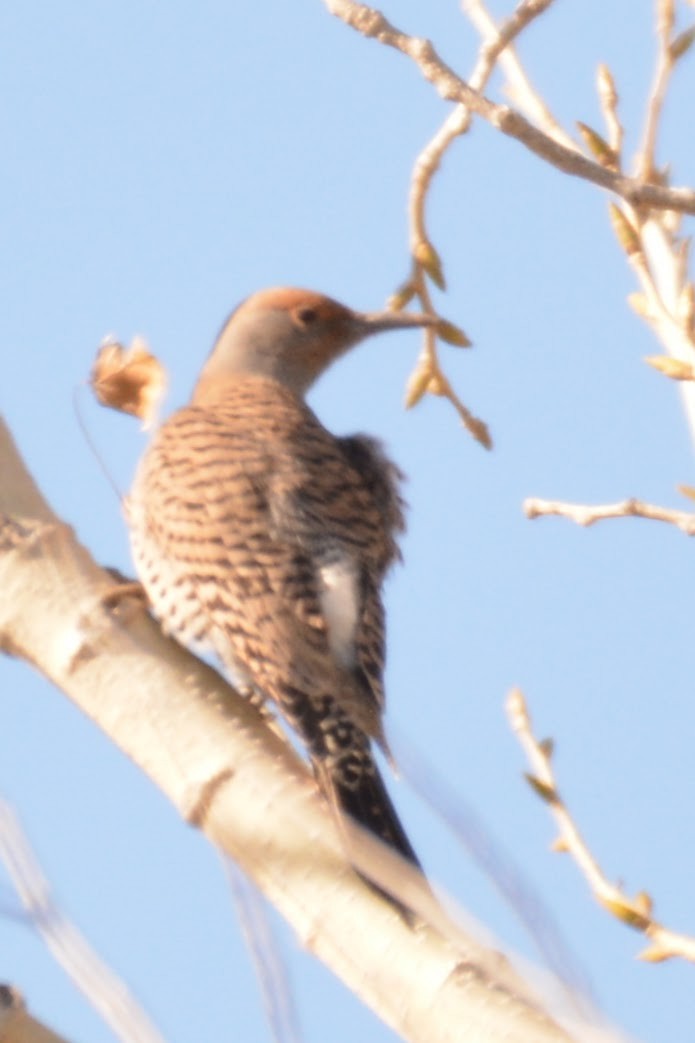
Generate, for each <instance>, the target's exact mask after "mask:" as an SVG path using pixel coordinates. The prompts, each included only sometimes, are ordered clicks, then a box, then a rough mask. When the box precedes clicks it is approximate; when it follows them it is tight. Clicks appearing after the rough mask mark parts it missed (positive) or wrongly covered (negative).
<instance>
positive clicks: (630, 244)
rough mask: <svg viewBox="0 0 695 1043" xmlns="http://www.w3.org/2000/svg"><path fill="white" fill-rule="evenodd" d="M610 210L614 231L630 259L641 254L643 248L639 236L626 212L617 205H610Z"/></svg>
mask: <svg viewBox="0 0 695 1043" xmlns="http://www.w3.org/2000/svg"><path fill="white" fill-rule="evenodd" d="M608 210H609V213H610V218H611V224H612V225H613V231H614V232H615V234H616V237H617V240H618V242H619V243H620V245H621V246H622V248H623V250H624V251H625V253H626V254H627V255H628V257H632V256H634V254H638V253H641V252H642V247H641V245H640V240H639V236H638V234H637V232H636V231H635V229H634V228H633V226H632V225H631V224H630V222H629V221H628V219H627V217H626V216H625V214H624V212H623V211H622V210H621V209H620V207H619V206H616V205H615V203H610V204H609V207H608Z"/></svg>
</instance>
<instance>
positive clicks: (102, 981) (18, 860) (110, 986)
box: [0, 800, 164, 1043]
mask: <svg viewBox="0 0 695 1043" xmlns="http://www.w3.org/2000/svg"><path fill="white" fill-rule="evenodd" d="M0 858H1V859H2V861H3V862H4V863H5V867H6V869H7V871H8V873H9V875H10V877H11V879H12V882H13V883H14V886H15V890H16V891H17V894H18V895H19V897H20V899H21V901H22V903H23V905H24V907H25V909H26V910H27V912H28V913H29V916H30V918H31V924H32V925H33V926H34V927H35V928H36V930H37V931H38V932H39V934H40V935H41V937H42V938H43V940H44V942H45V943H46V945H47V947H48V948H49V949H50V951H51V952H52V954H53V956H54V957H55V958H56V960H57V961H58V963H60V965H61V966H62V968H63V970H65V971H66V973H67V974H69V975H70V977H71V978H72V980H73V982H74V983H75V985H77V987H78V988H79V989H80V990H81V992H82V993H83V994H84V996H86V998H87V999H88V1000H89V1002H90V1003H91V1004H92V1006H93V1007H94V1008H95V1009H96V1010H97V1011H98V1013H99V1014H100V1015H101V1017H102V1018H103V1019H104V1021H105V1022H106V1024H107V1025H109V1026H110V1028H111V1029H112V1030H113V1032H114V1033H115V1035H116V1036H118V1038H119V1039H122V1040H123V1041H124V1043H164V1041H163V1037H162V1036H161V1035H160V1034H159V1032H158V1031H157V1029H156V1028H155V1026H154V1025H153V1024H152V1022H151V1021H150V1020H149V1018H148V1017H147V1015H146V1014H145V1012H144V1011H143V1009H142V1007H140V1005H139V1004H138V1003H137V1002H136V1000H135V998H134V997H133V996H132V995H131V993H130V992H129V991H128V989H127V988H126V987H125V985H124V984H123V982H122V981H121V980H120V979H119V978H117V977H116V975H115V974H114V972H113V971H112V970H111V969H110V967H107V966H106V964H105V963H104V962H103V960H101V959H100V958H99V956H97V954H96V953H95V952H94V950H93V949H92V948H91V947H90V945H89V944H88V942H87V941H86V940H85V938H83V936H82V935H81V934H80V932H79V931H78V930H77V928H76V927H75V926H74V924H72V923H71V922H70V921H69V920H68V919H67V918H66V917H65V916H64V915H63V913H62V912H61V911H60V909H59V908H58V907H57V906H56V905H55V903H54V902H53V899H52V898H51V893H50V888H49V886H48V881H47V880H46V878H45V877H44V876H43V873H42V872H41V869H40V867H39V864H38V862H37V861H36V857H35V856H34V854H33V852H32V850H31V848H30V847H29V842H28V840H27V839H26V837H25V836H24V833H23V831H22V829H21V827H20V825H19V823H18V821H17V819H16V817H15V815H14V814H13V812H12V809H11V808H10V806H9V805H8V804H7V803H6V802H5V801H4V800H0Z"/></svg>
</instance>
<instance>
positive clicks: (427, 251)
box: [413, 239, 446, 290]
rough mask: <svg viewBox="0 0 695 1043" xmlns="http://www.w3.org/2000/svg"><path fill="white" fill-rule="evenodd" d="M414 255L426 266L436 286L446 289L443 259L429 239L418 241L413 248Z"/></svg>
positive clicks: (418, 261) (425, 268) (419, 262)
mask: <svg viewBox="0 0 695 1043" xmlns="http://www.w3.org/2000/svg"><path fill="white" fill-rule="evenodd" d="M413 257H414V258H415V260H416V261H417V263H418V264H419V265H421V266H422V267H423V268H424V270H425V271H426V272H427V274H428V275H429V277H430V279H431V280H432V282H433V283H434V284H435V286H438V287H439V289H440V290H445V289H446V281H445V279H444V271H443V268H442V261H441V258H440V256H439V254H438V253H437V251H436V250H435V248H434V247H433V246H432V243H431V242H430V241H429V239H421V240H420V242H419V243H417V245H416V247H415V249H414V250H413Z"/></svg>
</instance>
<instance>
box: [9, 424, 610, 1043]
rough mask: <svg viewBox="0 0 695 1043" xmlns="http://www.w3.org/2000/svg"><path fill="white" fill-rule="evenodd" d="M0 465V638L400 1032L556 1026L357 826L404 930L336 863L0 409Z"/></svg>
mask: <svg viewBox="0 0 695 1043" xmlns="http://www.w3.org/2000/svg"><path fill="white" fill-rule="evenodd" d="M0 470H1V473H2V482H0V591H2V597H1V599H0V648H4V650H5V651H8V652H11V653H13V654H15V655H20V656H22V657H23V658H24V659H26V660H28V661H30V662H32V663H33V664H34V665H35V666H36V667H37V668H38V669H39V670H40V671H41V672H42V673H43V674H45V676H46V677H48V678H50V680H52V681H53V682H54V683H55V684H56V685H58V686H59V687H60V688H62V689H63V690H64V691H65V692H66V694H68V695H69V696H70V698H71V699H72V700H73V701H74V702H75V703H76V704H77V705H78V706H80V707H81V709H82V710H83V711H84V712H85V713H86V714H87V715H88V716H89V717H91V718H92V719H93V720H94V721H95V722H96V723H97V724H98V725H99V727H100V728H102V729H103V730H104V731H105V732H106V733H107V734H108V735H109V736H110V737H111V738H112V739H113V741H114V742H115V743H116V744H117V745H118V746H120V747H121V749H123V750H124V752H126V753H127V754H128V756H130V757H131V758H132V759H133V760H134V761H135V762H136V763H137V764H138V765H139V766H140V767H141V768H142V769H143V771H145V772H146V773H147V774H148V775H149V776H150V778H151V779H152V780H153V781H154V782H155V783H156V784H157V785H158V786H159V787H160V788H161V789H162V790H163V791H164V792H165V793H166V794H167V796H168V797H169V798H170V800H171V801H172V802H173V803H174V804H175V805H176V806H177V808H179V810H180V811H181V813H182V814H183V815H184V816H186V817H187V818H188V820H189V821H192V822H195V823H196V824H197V825H199V826H200V827H201V828H202V829H203V830H204V831H205V833H206V834H207V835H208V836H209V837H210V839H211V840H212V841H213V842H214V843H215V844H217V845H219V847H220V848H222V849H223V850H224V851H226V852H227V853H228V854H229V855H231V857H232V858H234V859H235V860H236V861H237V862H238V863H239V865H240V866H241V867H242V868H243V869H244V870H245V871H246V872H247V873H248V874H249V875H250V876H252V877H253V879H254V880H255V881H256V883H257V884H258V886H259V887H260V888H261V890H262V891H264V893H265V894H266V896H267V897H268V898H269V899H270V900H271V901H272V902H273V903H274V904H275V905H276V907H277V908H278V909H279V910H280V912H281V913H282V914H283V915H284V916H285V917H286V919H287V920H288V921H289V922H290V923H291V924H292V925H293V927H294V929H295V930H296V932H297V934H298V935H299V937H300V939H301V940H302V942H303V944H304V945H305V946H306V947H308V948H310V949H311V950H312V951H313V952H314V953H315V954H316V955H317V956H318V957H319V958H320V959H321V960H323V961H324V962H325V963H326V964H327V965H328V966H330V967H331V968H332V969H333V970H334V972H335V973H336V974H338V975H339V976H340V977H341V978H342V979H343V980H344V981H345V983H346V984H347V985H348V986H349V987H350V988H351V989H352V990H353V991H355V992H356V993H357V994H358V995H359V996H360V997H361V999H362V1000H363V1001H364V1002H365V1003H367V1004H368V1005H369V1006H371V1007H372V1008H373V1009H374V1010H375V1011H376V1012H377V1013H378V1014H379V1015H380V1016H381V1017H382V1018H383V1019H384V1021H386V1022H387V1023H388V1024H389V1025H391V1026H392V1027H393V1028H394V1029H395V1030H396V1031H397V1032H399V1033H400V1034H401V1035H402V1036H403V1037H404V1038H405V1039H407V1040H419V1041H427V1043H445V1041H447V1043H448V1041H451V1043H453V1041H458V1040H461V1039H466V1040H467V1041H469V1043H475V1041H480V1043H495V1041H502V1040H505V1043H514V1041H517V1043H526V1041H528V1040H529V1039H533V1040H534V1043H544V1041H546V1043H551V1041H552V1043H558V1041H566V1040H568V1039H571V1038H573V1037H572V1036H571V1035H568V1034H567V1033H566V1032H565V1031H564V1030H563V1029H561V1028H560V1027H559V1026H558V1025H557V1024H556V1022H555V1021H553V1020H552V1019H551V1017H550V1016H549V1015H548V1014H547V1013H546V1012H545V1011H544V1010H543V1009H542V1007H541V1005H540V1003H539V1002H538V1001H536V1000H534V999H533V998H531V996H530V990H529V987H528V986H527V984H526V983H525V982H524V981H522V979H521V978H520V977H519V976H518V975H517V974H516V973H515V972H514V971H513V970H512V968H511V967H510V965H509V963H508V962H507V960H506V959H505V958H504V957H503V956H501V955H500V954H499V953H495V952H492V951H490V950H489V949H485V948H484V947H483V946H481V945H480V944H479V943H478V942H477V941H476V940H475V939H473V938H472V937H468V936H464V934H463V933H462V931H461V930H460V929H459V928H458V927H455V926H454V925H453V924H452V923H451V922H450V921H448V920H447V919H446V918H445V917H444V914H443V913H442V911H441V909H440V908H439V906H438V905H437V904H436V902H434V900H433V899H432V897H431V895H430V894H429V892H428V891H427V889H426V888H424V887H423V885H422V883H421V881H420V879H419V877H418V875H417V874H416V873H411V874H410V875H408V874H407V872H406V870H405V869H404V868H403V867H402V866H401V865H400V864H399V863H400V860H399V859H397V858H396V857H395V856H390V855H389V853H388V852H387V851H386V849H380V845H378V844H377V843H376V842H373V843H371V842H369V841H367V840H364V838H363V839H362V840H361V842H360V843H361V845H362V850H363V851H364V867H365V868H366V869H368V871H369V873H370V875H373V876H376V877H377V878H378V879H380V880H381V879H382V878H383V882H384V884H385V885H386V886H393V879H394V876H395V877H397V879H398V887H399V894H401V895H404V896H405V897H406V898H407V900H408V902H409V903H412V905H414V906H416V907H419V908H420V909H421V910H422V911H423V913H425V914H426V915H427V918H428V920H429V923H425V922H422V923H418V924H417V925H416V926H415V927H410V926H408V925H407V924H406V923H405V921H404V919H403V918H402V917H401V916H399V915H398V913H397V912H395V910H394V909H393V907H392V906H391V905H390V904H389V903H388V902H386V901H384V900H383V899H381V898H380V897H379V896H378V895H376V894H375V893H374V892H373V891H372V890H371V889H370V888H368V887H367V886H366V885H365V884H364V883H362V881H361V880H360V879H359V877H358V876H357V874H356V873H355V872H354V869H353V868H352V867H351V865H350V864H349V863H348V862H347V861H346V859H345V857H344V854H343V851H342V847H341V844H340V842H339V839H338V837H337V835H336V834H335V830H334V827H333V822H332V818H331V816H330V814H329V813H328V811H327V809H326V807H325V806H324V804H323V803H322V801H321V800H320V798H319V797H318V795H317V791H316V788H315V786H314V784H313V781H312V780H311V778H310V776H309V775H308V773H307V771H306V770H305V768H304V766H303V764H302V763H301V762H300V761H299V760H298V759H297V757H296V756H295V755H294V754H293V752H292V751H291V750H290V749H289V747H288V746H287V745H286V744H285V743H283V742H282V741H281V739H279V738H278V736H277V735H275V734H273V733H272V731H271V730H270V729H269V728H268V727H267V726H266V725H265V724H264V723H263V721H262V720H261V718H260V716H259V715H258V714H257V713H256V712H255V711H254V710H253V708H251V707H249V706H248V705H247V704H246V703H245V702H244V700H243V699H241V698H240V697H239V696H238V695H237V694H236V693H235V692H234V691H233V690H232V689H231V688H229V687H228V686H227V685H226V684H225V683H224V682H223V680H222V679H221V678H220V677H219V676H218V675H217V674H216V673H215V672H214V671H213V670H211V669H209V668H208V667H206V666H205V665H204V664H203V663H201V662H199V661H198V660H196V659H195V658H193V657H192V656H190V655H189V654H188V653H186V652H185V651H184V650H183V649H181V648H180V647H179V646H177V645H176V644H175V643H174V642H172V641H169V640H167V639H166V638H165V637H164V636H163V635H162V633H161V631H160V630H159V628H158V627H157V626H156V624H155V623H154V622H153V621H152V620H151V619H150V618H149V617H148V616H147V615H146V614H145V613H144V611H143V610H142V609H141V608H140V607H138V605H137V603H135V604H133V603H129V602H121V603H120V604H119V605H118V607H117V608H116V609H113V610H109V609H108V608H107V607H105V601H104V597H105V595H107V594H108V592H109V590H110V588H112V586H113V580H112V578H111V577H110V576H109V574H108V573H107V572H105V571H103V570H102V569H100V568H99V567H98V566H97V565H96V564H95V563H94V562H93V560H92V559H91V557H90V556H89V554H88V553H87V551H86V550H85V549H84V548H83V547H82V546H81V545H80V544H79V543H78V542H77V540H76V539H75V537H74V535H73V533H72V531H71V530H70V529H69V528H68V527H67V526H66V525H64V524H63V523H62V522H60V521H59V520H58V519H57V518H56V517H55V515H53V513H52V512H51V510H50V508H49V507H48V505H47V504H46V503H45V501H44V500H43V498H42V497H41V495H40V493H39V491H38V489H37V488H36V486H35V485H34V484H33V482H32V481H31V479H30V478H29V476H28V475H27V473H26V471H25V470H24V468H23V465H22V462H21V460H20V458H19V456H18V454H17V452H16V449H15V448H14V445H13V443H12V441H11V439H10V436H9V433H8V432H7V430H6V428H5V427H4V426H3V425H2V423H1V422H0ZM360 864H362V859H360ZM435 924H436V925H435ZM590 1035H591V1037H592V1038H598V1036H594V1035H593V1033H587V1031H582V1034H581V1038H582V1039H588V1038H589V1036H590Z"/></svg>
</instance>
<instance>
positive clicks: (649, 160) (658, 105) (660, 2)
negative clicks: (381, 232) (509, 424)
mask: <svg viewBox="0 0 695 1043" xmlns="http://www.w3.org/2000/svg"><path fill="white" fill-rule="evenodd" d="M324 3H325V4H326V7H327V8H328V10H329V11H330V12H331V13H332V14H334V15H335V16H336V17H338V18H340V19H341V20H342V21H344V22H345V23H346V24H347V25H349V26H350V27H351V28H353V29H355V30H356V31H357V32H359V33H361V34H362V35H364V36H367V37H371V38H373V39H376V40H378V41H379V42H380V43H382V44H384V45H385V46H388V47H393V48H395V49H396V50H399V51H401V53H403V54H405V55H407V56H408V57H409V58H411V60H412V61H413V62H414V63H415V64H416V65H417V66H418V68H419V69H420V71H421V72H422V74H423V76H424V77H425V79H427V80H428V82H430V83H431V84H432V85H433V86H434V87H435V89H436V90H437V91H438V93H439V94H440V95H441V97H443V98H444V99H446V100H447V101H453V102H455V103H456V108H455V109H454V110H453V112H451V113H450V114H449V115H448V116H447V118H446V120H445V121H444V123H443V124H442V126H441V127H440V129H439V130H438V131H437V133H436V134H435V135H434V137H433V138H432V139H431V140H430V142H429V143H428V144H427V145H426V146H425V148H424V149H423V150H422V151H421V153H420V155H419V156H418V158H417V160H416V162H415V166H414V170H413V176H412V181H411V190H410V200H409V222H410V249H411V255H412V271H411V275H410V276H409V278H408V280H407V281H406V282H405V283H404V284H403V286H402V287H400V289H399V290H398V291H397V292H396V294H395V295H394V298H393V305H394V307H397V306H403V305H404V304H405V303H407V301H408V300H409V299H410V298H411V297H413V296H418V297H419V298H420V301H421V303H422V306H423V307H424V308H425V309H427V310H429V311H432V310H433V306H432V301H431V298H430V293H429V286H428V281H427V280H428V279H429V280H431V281H432V282H433V283H434V284H435V286H437V287H439V288H440V289H444V288H445V281H444V273H443V267H442V263H441V260H440V258H439V255H438V254H437V251H436V249H435V248H434V246H433V245H432V242H431V239H430V237H429V235H428V233H427V228H426V221H425V205H426V200H427V196H428V193H429V191H430V188H431V184H432V181H433V178H434V175H435V174H436V172H437V170H438V169H439V167H440V165H441V162H442V159H443V157H444V155H445V153H446V151H447V149H448V148H449V147H450V146H451V144H452V143H453V141H454V140H455V139H456V138H457V137H460V136H461V135H463V134H465V133H466V131H467V130H468V128H469V127H470V124H471V120H472V118H473V116H478V117H480V118H482V119H484V120H486V121H487V122H489V123H490V124H491V125H492V126H493V127H495V128H496V129H497V130H499V131H500V132H501V133H503V134H505V135H507V136H508V137H512V138H514V139H516V140H517V141H519V142H520V143H521V144H522V145H524V147H525V148H527V149H528V150H529V151H531V152H533V153H534V154H535V155H537V156H539V157H540V158H541V159H543V160H545V161H546V162H547V163H550V164H551V165H553V166H555V167H557V168H558V169H559V170H561V171H562V172H563V173H566V174H570V175H572V176H575V177H579V178H582V179H584V180H586V181H589V182H590V183H593V184H595V185H597V186H599V187H600V188H603V189H606V190H608V191H610V192H612V193H613V194H614V196H616V197H618V198H619V199H620V200H622V205H620V206H619V205H617V204H611V219H612V222H613V225H614V228H615V230H616V234H617V236H618V239H619V242H620V244H621V246H622V247H623V249H624V250H625V252H626V253H627V256H628V260H629V263H630V265H631V267H632V268H633V270H634V272H635V275H636V278H637V281H638V283H639V286H640V290H641V292H640V293H639V294H633V295H632V297H631V304H632V305H633V307H634V308H635V310H636V311H638V313H639V314H640V316H641V317H643V318H644V319H645V321H647V322H648V323H649V325H650V326H651V328H652V330H653V331H654V333H655V334H656V336H657V338H658V339H659V340H660V341H661V343H662V344H663V346H664V348H665V350H666V352H667V353H668V355H670V356H671V357H672V358H673V359H676V360H678V361H679V362H681V363H683V364H684V365H690V366H691V367H695V289H694V287H693V283H692V281H691V280H690V279H689V278H688V276H687V260H688V246H689V241H688V240H687V239H679V238H678V236H677V234H676V233H677V231H678V224H679V219H680V217H681V215H683V214H695V191H694V190H693V189H692V188H687V187H682V188H674V187H671V186H669V185H668V184H667V183H666V175H665V174H664V173H663V172H661V171H659V170H658V169H657V166H656V162H655V152H656V141H657V136H658V128H659V123H660V119H661V113H662V109H663V103H664V99H665V97H666V93H667V90H668V86H669V84H670V79H671V76H672V74H673V71H674V69H675V67H676V64H677V62H678V61H679V59H680V58H682V57H683V55H684V54H685V53H686V52H687V51H688V49H689V48H690V46H691V44H692V43H693V41H694V40H695V26H691V27H690V28H688V29H686V30H684V31H683V32H680V33H679V34H676V33H675V4H674V0H656V5H655V7H656V28H657V39H658V52H657V62H656V69H655V73H654V80H653V85H652V89H651V92H650V96H649V99H648V102H647V107H646V113H645V122H644V131H643V136H642V146H641V149H640V152H639V155H638V156H637V159H636V164H635V172H634V175H633V176H630V175H628V174H626V173H625V172H624V171H623V168H622V160H621V153H622V143H623V137H624V132H623V127H622V124H621V122H620V119H619V116H618V109H617V103H618V94H617V91H616V88H615V84H614V82H613V77H612V74H611V73H610V70H609V69H608V68H607V67H606V66H605V65H602V66H599V69H598V74H597V89H598V94H599V100H600V103H601V109H602V112H603V116H604V121H605V123H606V129H607V139H604V138H603V137H602V136H601V134H599V133H598V132H597V131H595V130H593V129H592V128H591V127H588V126H587V125H586V124H583V123H580V124H578V129H579V132H580V137H581V142H580V143H577V142H576V141H575V140H574V139H573V138H572V137H571V136H570V135H569V134H567V133H566V131H565V130H564V129H563V128H562V126H561V125H560V124H559V123H558V121H557V120H556V119H555V118H554V117H553V115H552V113H551V111H550V109H549V107H548V106H547V104H546V103H545V101H544V100H543V98H542V97H541V96H540V95H539V93H538V92H537V91H536V90H535V89H534V87H533V86H532V84H531V82H530V79H529V77H528V76H527V74H526V72H525V71H524V69H523V67H522V65H521V62H520V60H519V58H518V56H517V54H516V52H515V49H514V46H513V43H514V41H515V40H516V39H517V38H518V36H519V35H520V34H521V33H522V32H523V31H524V30H526V29H527V28H528V27H529V26H530V25H531V24H532V22H534V21H535V19H536V18H538V17H539V16H540V15H541V14H543V13H545V12H546V11H548V9H549V8H550V7H551V6H552V3H553V0H520V2H519V3H518V4H517V5H516V8H515V9H514V11H513V12H512V14H511V15H510V16H509V17H508V18H507V19H506V20H505V21H504V22H503V23H502V24H501V25H500V26H498V25H497V24H496V23H495V21H494V19H493V18H492V16H491V15H490V13H489V12H488V10H487V8H486V6H485V4H484V2H483V0H462V3H461V6H462V10H463V12H464V14H465V15H466V16H467V17H468V18H469V19H470V20H471V21H472V22H473V24H474V25H475V26H476V28H477V29H478V31H479V32H480V34H481V38H482V44H481V47H480V50H479V53H478V59H477V62H476V64H475V67H474V69H473V71H472V73H471V75H470V77H469V79H468V80H465V79H463V78H462V77H461V76H459V75H458V74H457V73H456V72H454V70H452V69H451V68H450V67H449V66H448V65H447V64H446V63H445V62H444V61H443V60H442V58H441V57H440V56H439V54H438V53H437V51H436V50H435V48H434V47H433V46H432V44H431V43H430V42H429V41H428V40H424V39H420V38H417V37H414V36H409V35H408V34H406V33H404V32H402V31H401V30H400V29H398V28H396V27H395V26H394V25H393V24H392V23H390V22H389V21H388V20H387V19H386V18H385V17H384V16H383V15H382V14H381V12H379V11H377V10H375V9H373V8H370V7H368V6H367V5H366V4H361V3H357V2H355V0H324ZM497 65H499V66H500V67H501V68H502V69H503V71H504V73H505V76H506V80H507V83H506V87H507V93H508V95H509V96H510V98H511V100H512V101H513V102H514V105H515V107H511V106H510V105H504V104H499V103H497V102H494V101H492V100H491V99H490V98H488V97H487V96H486V95H485V94H484V91H485V88H486V86H487V84H488V81H489V79H490V76H491V73H492V71H493V69H494V68H495V67H496V66H497ZM662 372H664V373H665V375H666V376H673V375H674V374H672V373H669V372H668V371H666V370H662ZM677 379H682V378H677ZM681 388H682V391H683V398H684V401H685V404H686V412H687V416H688V422H689V425H690V428H691V433H692V435H693V438H694V439H695V386H693V384H692V383H690V384H688V383H686V382H685V381H684V382H683V383H682V384H681ZM427 393H429V394H437V395H442V396H444V397H446V398H448V399H449V400H450V401H451V402H452V404H453V405H454V407H455V408H456V410H457V411H458V413H459V416H460V417H461V419H462V421H463V423H464V425H465V426H466V427H467V428H468V430H469V431H470V432H471V434H473V436H474V437H475V438H477V439H478V441H480V442H481V443H482V444H483V445H485V446H488V447H489V446H490V445H491V439H490V435H489V432H488V430H487V427H486V426H485V425H484V424H483V423H482V421H480V420H478V419H477V418H475V417H474V416H473V415H472V414H471V413H470V411H469V410H468V409H467V408H466V406H464V405H463V403H462V401H461V400H460V398H459V397H458V396H457V394H456V392H455V391H454V390H453V388H452V387H451V384H450V383H449V381H448V379H447V378H446V376H445V375H444V373H443V371H442V367H441V364H440V361H439V358H438V354H437V346H436V338H435V334H434V333H429V334H428V335H427V338H426V343H425V348H424V350H423V353H422V355H421V357H420V359H419V360H418V363H417V365H416V368H415V371H414V373H413V375H412V377H411V380H410V382H409V386H408V391H407V394H406V405H408V406H412V405H415V403H416V402H417V401H419V399H420V398H421V397H422V396H423V395H425V394H427Z"/></svg>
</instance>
